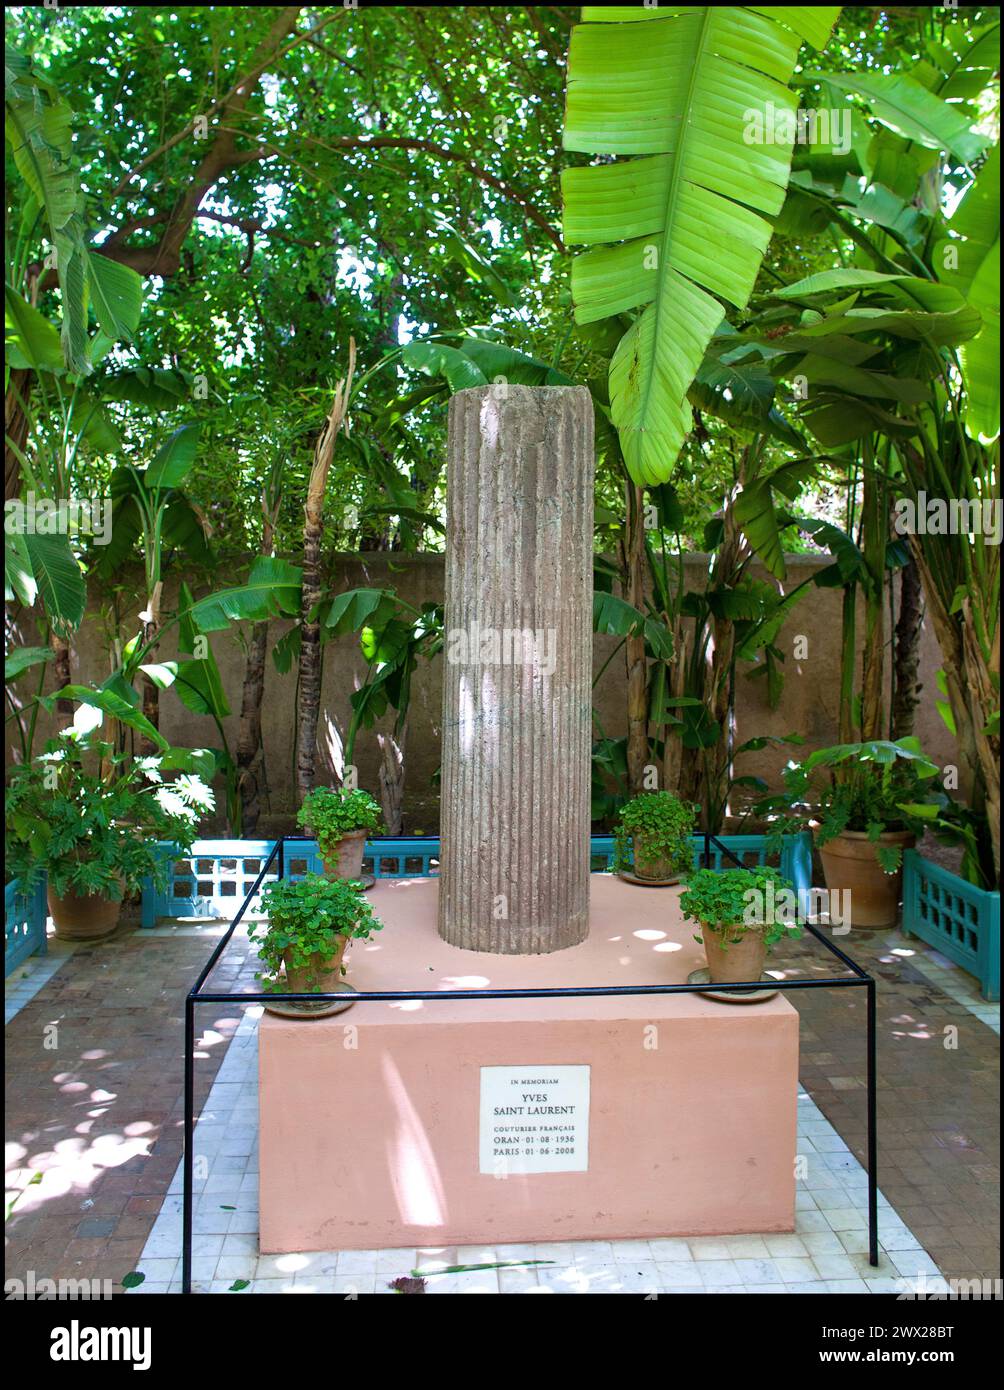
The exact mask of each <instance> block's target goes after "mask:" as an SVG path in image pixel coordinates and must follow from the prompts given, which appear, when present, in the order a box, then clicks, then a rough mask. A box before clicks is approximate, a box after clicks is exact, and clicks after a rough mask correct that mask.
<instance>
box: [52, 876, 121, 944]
mask: <svg viewBox="0 0 1004 1390" xmlns="http://www.w3.org/2000/svg"><path fill="white" fill-rule="evenodd" d="M46 896H47V897H48V900H49V913H50V915H51V917H52V921H53V924H54V926H55V928H56V935H57V936H58V937H59V939H60V940H61V941H100V940H102V938H104V937H106V936H111V934H112V932H113V931H114V930H115V928H116V927H117V926H118V924H119V916H120V914H121V912H122V899H121V898H119V899H118V901H117V902H115V901H113V900H112V899H110V898H102V897H98V896H96V895H93V894H85V895H84V896H82V897H81V896H79V895H78V894H76V893H64V894H63V895H62V897H60V895H59V894H58V893H57V892H56V891H55V889H54V888H51V887H50V888H49V890H48V893H47V895H46Z"/></svg>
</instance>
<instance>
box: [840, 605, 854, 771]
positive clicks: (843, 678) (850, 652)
mask: <svg viewBox="0 0 1004 1390" xmlns="http://www.w3.org/2000/svg"><path fill="white" fill-rule="evenodd" d="M857 633H858V586H857V585H856V584H848V585H846V587H845V588H844V591H843V605H842V609H841V624H840V712H839V715H838V730H839V736H840V742H841V743H853V742H854V675H855V663H856V661H857V653H858V640H857Z"/></svg>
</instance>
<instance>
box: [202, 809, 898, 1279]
mask: <svg viewBox="0 0 1004 1390" xmlns="http://www.w3.org/2000/svg"><path fill="white" fill-rule="evenodd" d="M306 839H309V837H308V836H305V835H282V836H280V837H279V839H277V840H276V842H275V844H274V845H273V847H272V850H271V852H270V854H269V856H268V858H267V859H266V860H265V862H264V864H263V865H262V867H261V872H260V873H259V875H258V877H257V878H256V879H255V881H254V883H253V885H252V887H251V889H250V891H249V893H248V894H247V896H246V897H245V899H244V901H243V902H242V903H241V905H240V907H239V909H238V911H237V914H236V916H235V917H234V919H233V921H232V922H231V923H230V926H229V927H228V928H227V930H226V931H225V932H224V933H223V936H222V937H221V938H220V940H219V942H218V943H217V945H216V946H215V948H214V950H213V952H212V954H211V955H210V957H209V959H208V960H207V961H206V964H205V965H204V966H203V968H202V970H201V972H200V974H199V978H198V979H197V980H196V982H195V984H194V985H193V986H192V988H191V989H190V990H189V992H188V995H187V997H186V999H185V1157H184V1201H183V1209H182V1256H181V1271H182V1272H181V1291H182V1293H183V1294H190V1293H191V1292H192V1218H193V1211H194V1194H193V1183H194V1176H195V1175H194V1163H195V1153H194V1138H195V1006H196V1004H230V1003H233V1002H235V1001H237V1002H239V1003H242V1004H264V1003H268V1002H270V1001H271V1000H275V999H283V1000H290V1001H292V1002H294V1003H315V1004H316V1003H317V1002H318V1001H319V1000H325V999H331V1000H340V999H344V997H345V996H344V995H343V994H278V993H275V992H274V991H273V992H268V993H266V992H264V991H257V992H255V993H253V994H251V993H248V994H233V993H221V992H218V991H208V992H203V985H204V984H205V983H206V980H207V979H208V978H209V975H210V974H211V973H212V970H213V967H214V966H215V965H216V962H217V961H218V960H219V959H220V956H221V955H222V954H223V952H224V951H225V950H226V948H227V946H228V944H229V942H230V939H231V937H232V936H233V934H234V932H235V931H236V929H237V927H238V926H239V924H240V921H241V919H242V918H243V916H244V914H245V912H246V911H247V909H248V904H249V903H250V902H251V900H252V899H253V898H254V897H255V895H256V894H257V893H258V891H259V889H260V888H261V885H262V882H263V881H264V878H265V875H266V874H267V873H268V871H269V869H270V868H271V867H272V865H273V863H275V862H276V861H278V868H279V878H283V877H285V849H286V842H287V840H294V841H295V840H300V841H303V840H306ZM712 845H714V846H715V847H716V848H717V849H719V850H721V851H722V853H723V854H725V855H727V856H728V857H729V858H730V859H731V860H732V861H733V862H734V863H735V864H737V865H738V866H739V868H744V867H746V866H745V865H743V864H742V863H740V861H739V860H738V859H737V858H736V856H735V855H734V854H733V853H732V851H731V850H730V849H729V848H728V846H727V845H723V844H722V842H721V840H719V839H718V837H717V836H715V835H712V834H710V833H708V832H704V856H703V857H704V862H705V863H706V864H709V865H710V863H711V846H712ZM806 930H807V931H808V932H809V933H810V934H811V935H812V936H814V937H815V938H816V940H817V941H820V942H822V944H823V946H825V947H826V949H827V951H829V952H830V954H831V955H834V956H836V958H837V959H838V960H839V961H840V962H841V964H843V965H844V966H846V967H847V969H848V970H849V971H850V972H851V974H850V975H849V976H848V975H834V976H828V977H826V978H824V979H814V980H779V981H778V982H777V989H778V990H779V991H781V992H785V991H787V990H790V989H834V988H843V987H848V988H861V987H863V988H864V989H865V990H866V991H867V1022H866V1029H867V1090H868V1096H867V1137H868V1145H867V1148H868V1154H867V1173H868V1260H869V1263H870V1264H872V1265H877V1264H878V1262H879V1255H878V1179H877V1168H878V1133H877V1129H878V1112H877V1106H876V1013H875V980H874V978H873V977H872V976H871V975H869V974H868V972H867V971H866V970H863V969H862V968H861V966H860V965H858V964H857V962H856V961H854V960H852V959H851V957H850V956H848V955H847V954H846V953H845V952H844V951H841V950H840V949H839V948H838V947H836V946H834V944H833V942H832V941H828V940H827V939H826V937H825V936H824V935H823V933H822V932H821V931H820V930H819V928H818V927H815V926H813V925H812V924H811V923H806ZM706 988H707V986H706V985H692V984H675V985H576V986H566V987H563V988H558V987H555V988H553V989H443V990H438V989H437V990H429V989H409V990H369V991H366V992H365V993H358V994H356V995H355V996H354V997H353V1003H354V1004H355V1003H365V1002H366V1001H367V1000H369V1001H372V1002H378V1003H386V1002H395V1001H398V1000H423V1001H424V1000H434V999H566V998H582V997H592V996H594V995H595V996H604V995H646V994H699V993H700V992H701V990H702V989H706ZM728 988H729V989H730V990H758V989H762V988H763V983H762V981H760V980H748V981H743V982H742V983H739V984H730V985H729V986H728Z"/></svg>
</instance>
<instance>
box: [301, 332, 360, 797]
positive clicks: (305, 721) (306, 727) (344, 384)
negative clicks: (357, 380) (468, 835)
mask: <svg viewBox="0 0 1004 1390" xmlns="http://www.w3.org/2000/svg"><path fill="white" fill-rule="evenodd" d="M355 365H356V344H355V339H354V338H350V339H349V366H348V371H347V373H346V375H345V377H344V378H343V379H342V380H341V381H339V383H338V385H337V386H336V387H335V398H334V400H333V402H332V405H331V410H330V412H329V414H328V418H327V420H325V422H324V429H323V430H322V431H321V437H320V438H319V439H318V441H317V447H316V448H315V450H314V462H313V465H312V467H311V470H310V479H309V481H308V483H307V501H306V505H305V507H304V522H303V589H302V595H303V601H302V607H301V610H300V613H301V617H300V670H299V684H298V695H297V702H298V708H297V716H298V717H297V727H298V730H299V737H298V741H297V748H296V789H297V793H298V796H299V800H300V801H301V803H302V801H303V799H304V797H305V796H306V795H307V793H308V792H309V791H310V789H311V788H312V787H313V785H314V773H315V766H314V765H315V761H316V757H317V721H318V717H319V715H320V708H321V625H320V623H318V622H317V621H316V620H315V619H313V618H312V617H311V614H312V612H313V610H314V608H315V607H316V606H317V604H318V602H319V601H320V598H321V532H322V529H323V527H324V492H325V488H326V487H327V483H328V473H329V472H330V471H331V460H332V459H333V457H334V453H335V441H336V439H337V438H338V432H339V430H340V429H342V427H343V425H344V424H345V417H346V414H347V411H348V406H349V396H350V394H351V391H352V376H353V373H354V371H355Z"/></svg>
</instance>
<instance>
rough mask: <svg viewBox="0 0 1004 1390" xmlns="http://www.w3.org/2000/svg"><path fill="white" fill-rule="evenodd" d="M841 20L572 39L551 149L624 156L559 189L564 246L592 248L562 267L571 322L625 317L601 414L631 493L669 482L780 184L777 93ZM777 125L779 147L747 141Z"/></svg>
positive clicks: (731, 20)
mask: <svg viewBox="0 0 1004 1390" xmlns="http://www.w3.org/2000/svg"><path fill="white" fill-rule="evenodd" d="M839 12H840V7H839V6H833V5H821V6H786V5H747V6H739V5H707V6H694V7H687V8H669V7H658V8H648V7H645V6H624V7H616V6H593V5H587V6H584V7H583V11H582V18H583V20H584V21H585V22H584V23H582V24H580V25H577V26H576V28H575V29H573V31H572V40H571V47H570V51H569V65H568V101H567V109H566V115H565V133H564V144H565V148H566V149H568V150H579V151H584V152H585V153H587V154H592V155H600V156H610V155H632V156H638V157H637V158H632V159H628V160H618V161H614V162H610V161H607V162H604V163H600V164H594V165H590V166H588V167H584V168H573V169H568V170H566V171H565V173H564V176H563V179H562V191H563V195H564V201H565V216H564V235H565V239H566V241H569V242H575V243H581V244H589V245H592V246H594V247H595V249H594V250H591V251H587V252H585V253H584V254H583V255H580V256H579V257H577V258H576V260H575V262H574V263H573V266H572V299H573V302H574V304H575V317H576V321H577V322H578V323H592V322H594V321H595V320H597V319H605V318H610V317H612V316H614V315H617V314H623V313H629V314H633V315H635V317H634V318H633V321H632V323H631V326H630V328H628V330H627V332H626V333H625V334H624V336H623V338H622V339H621V341H620V344H619V346H618V347H617V349H616V351H615V353H614V355H613V358H612V359H611V363H610V409H611V418H612V419H613V423H614V424H615V426H616V427H617V430H618V432H619V434H620V441H621V449H622V451H623V455H624V461H625V464H626V465H627V469H628V472H629V473H630V475H631V477H632V478H633V479H634V480H635V482H636V483H639V484H641V483H648V484H651V483H660V482H664V481H665V480H666V479H667V478H668V477H669V476H670V474H671V472H672V469H673V464H674V463H675V461H676V457H677V454H678V453H679V451H680V447H681V445H682V443H683V440H684V438H685V436H686V434H687V432H688V431H689V429H690V425H691V412H690V406H689V404H688V401H687V392H688V390H689V389H690V387H691V385H692V383H693V381H694V378H695V377H696V376H697V373H698V370H699V369H700V366H701V362H702V359H703V357H704V353H705V349H706V348H707V346H708V344H709V342H710V341H711V338H712V335H713V334H714V332H715V330H716V329H717V328H718V327H719V325H720V324H721V322H722V320H723V318H724V317H725V311H724V308H723V302H724V303H726V304H731V305H734V306H735V307H736V308H742V307H744V306H745V304H746V302H747V300H748V299H749V296H750V293H751V291H752V289H753V284H754V281H755V280H756V276H757V272H758V271H759V269H760V263H761V260H762V259H763V254H764V252H765V250H766V248H767V243H768V241H769V240H770V235H771V230H772V227H771V223H770V221H769V220H768V219H769V218H770V217H771V216H773V215H775V214H777V213H778V212H779V211H780V209H781V205H782V204H783V202H784V198H785V191H786V188H787V184H788V175H789V170H790V164H791V151H792V142H793V133H794V127H795V119H794V118H795V110H796V101H795V97H794V96H793V95H792V93H791V91H790V90H789V89H788V86H787V83H788V81H789V79H790V78H791V75H792V73H793V71H794V68H795V63H796V61H797V58H798V53H799V49H800V47H801V43H802V40H803V39H805V40H807V41H808V42H809V43H811V44H812V45H813V47H815V48H821V47H822V46H823V45H824V44H825V43H826V41H827V39H828V38H829V34H830V30H831V28H832V26H833V24H834V22H835V20H836V18H837V15H838V14H839ZM777 113H780V114H781V116H782V117H783V118H784V119H783V120H781V121H778V120H777V119H776V114H777ZM782 125H788V126H789V127H790V131H791V138H787V139H784V138H782V139H780V140H777V141H771V142H768V141H767V140H765V139H758V138H757V135H756V132H757V131H758V130H759V131H760V132H764V131H766V130H768V129H770V130H772V131H776V132H777V133H778V134H780V135H783V134H784V132H783V131H781V129H780V127H781V126H782ZM751 133H752V134H751Z"/></svg>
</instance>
